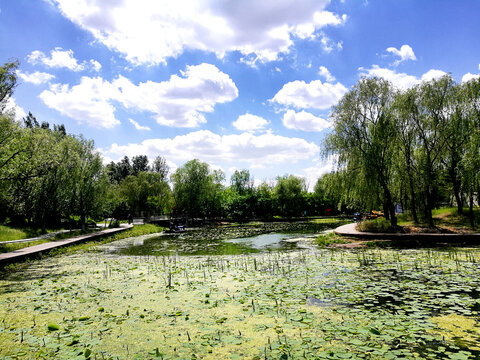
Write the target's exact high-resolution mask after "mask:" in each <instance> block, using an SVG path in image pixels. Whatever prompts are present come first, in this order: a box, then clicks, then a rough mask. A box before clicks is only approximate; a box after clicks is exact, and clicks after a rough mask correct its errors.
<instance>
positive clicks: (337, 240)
mask: <svg viewBox="0 0 480 360" xmlns="http://www.w3.org/2000/svg"><path fill="white" fill-rule="evenodd" d="M315 243H316V244H317V245H318V246H320V247H329V246H331V245H333V244H345V243H347V241H346V240H345V238H344V237H343V236H340V235H337V234H335V233H334V232H330V233H328V234H321V235H318V237H317V238H316V239H315Z"/></svg>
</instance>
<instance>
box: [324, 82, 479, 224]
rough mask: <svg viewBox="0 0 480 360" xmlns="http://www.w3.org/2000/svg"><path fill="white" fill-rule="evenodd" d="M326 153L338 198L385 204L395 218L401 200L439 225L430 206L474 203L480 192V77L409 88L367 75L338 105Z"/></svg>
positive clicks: (328, 180) (417, 216) (327, 180)
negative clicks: (331, 160) (332, 161)
mask: <svg viewBox="0 0 480 360" xmlns="http://www.w3.org/2000/svg"><path fill="white" fill-rule="evenodd" d="M330 118H331V120H332V122H333V131H332V133H331V135H330V136H329V138H328V139H327V141H326V150H325V154H326V155H329V156H334V158H336V159H337V160H338V167H337V171H336V172H334V173H332V174H328V175H326V176H324V177H323V178H322V180H321V181H322V182H323V184H324V188H325V189H327V193H328V194H329V196H331V197H333V198H335V202H336V203H340V204H345V205H348V206H350V207H352V208H364V209H372V208H377V207H382V206H383V208H384V210H385V213H386V215H387V216H388V217H390V219H391V224H392V225H395V224H396V218H395V211H394V205H395V204H396V203H400V204H402V205H403V208H404V209H407V210H408V211H410V212H411V214H412V216H413V218H414V220H415V221H416V222H417V221H418V220H422V219H423V220H425V221H426V222H427V223H428V224H429V225H430V226H433V225H434V223H433V219H432V210H433V209H434V208H435V207H436V206H438V205H442V204H446V203H448V204H453V203H456V205H457V207H458V212H459V213H460V214H461V213H462V212H463V207H464V206H468V208H469V212H468V213H469V216H470V221H471V223H472V226H473V221H474V216H473V209H474V207H475V206H478V205H479V193H480V181H479V180H480V78H476V79H472V80H470V81H468V82H462V83H456V82H455V81H454V80H453V79H452V78H451V76H449V75H445V76H443V77H442V78H440V79H434V80H431V81H426V82H422V83H421V84H418V85H416V86H414V87H412V88H409V89H406V90H398V89H395V88H394V87H393V86H392V84H391V83H390V82H388V81H386V80H384V79H379V78H364V79H361V80H360V81H359V82H358V83H357V84H356V85H355V86H353V88H352V89H351V90H350V91H349V92H348V93H347V94H346V95H345V96H344V97H343V99H342V100H341V101H340V102H339V103H338V105H337V106H335V107H334V109H333V112H332V114H331V116H330Z"/></svg>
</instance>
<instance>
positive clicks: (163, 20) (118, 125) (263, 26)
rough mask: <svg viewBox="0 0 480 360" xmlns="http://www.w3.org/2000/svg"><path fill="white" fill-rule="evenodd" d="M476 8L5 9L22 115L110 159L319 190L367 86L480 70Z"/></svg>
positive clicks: (0, 8)
mask: <svg viewBox="0 0 480 360" xmlns="http://www.w3.org/2000/svg"><path fill="white" fill-rule="evenodd" d="M479 14H480V1H475V0H459V1H451V0H422V1H418V0H402V1H400V0H395V1H394V0H331V1H329V0H296V1H291V0H262V1H258V0H190V1H187V0H175V1H171V0H0V64H3V63H5V62H7V61H11V60H12V59H18V60H19V61H20V66H19V69H18V72H17V75H18V83H19V84H18V86H17V88H16V91H15V94H14V97H13V99H12V101H11V106H12V107H16V113H17V118H19V119H20V118H22V117H23V116H25V114H26V113H28V112H32V114H33V115H34V116H35V117H36V118H37V120H38V121H39V122H42V121H47V122H49V123H50V125H51V126H52V125H53V124H64V125H65V127H66V130H67V132H68V133H71V134H76V135H80V134H82V135H83V136H84V137H85V138H87V139H92V140H94V142H95V146H96V148H97V149H98V151H99V152H100V154H101V155H102V157H103V159H104V162H105V163H108V162H110V161H115V162H117V161H119V160H120V159H121V158H123V157H124V156H125V155H127V156H129V157H130V158H132V157H133V156H135V155H147V156H148V158H149V159H150V160H153V159H154V158H155V157H156V156H159V155H160V156H163V157H165V158H166V159H167V162H168V164H169V166H170V168H171V171H174V170H175V169H176V168H177V167H179V166H182V165H183V164H184V163H185V162H187V161H189V160H192V159H194V158H196V159H199V160H201V161H204V162H207V163H208V164H210V166H211V167H212V169H221V170H223V171H224V172H225V174H226V179H227V184H228V180H229V179H230V176H231V174H232V173H233V172H234V171H235V170H242V169H248V170H249V171H250V174H251V175H252V177H253V178H254V179H255V180H256V182H257V183H258V182H260V181H267V182H272V181H273V180H274V179H275V178H276V177H277V176H283V175H286V174H293V175H296V176H301V177H304V178H305V179H306V181H307V184H308V185H309V186H310V188H311V187H312V186H314V184H315V182H316V180H317V178H318V177H319V176H321V175H322V174H324V173H326V172H329V171H331V170H332V163H333V162H332V159H328V158H324V157H323V156H322V148H323V141H324V139H325V137H326V136H327V135H328V134H329V132H330V131H331V122H330V121H329V113H330V112H331V110H332V107H333V106H335V104H336V103H337V102H338V101H339V100H340V99H341V98H342V96H343V95H344V94H345V93H346V92H348V90H349V89H350V88H351V87H352V86H353V85H354V84H356V83H357V82H358V80H359V79H360V78H362V77H363V76H366V77H369V76H380V77H384V78H386V79H388V80H390V81H392V83H393V84H394V85H395V86H397V87H398V88H401V89H406V88H408V87H411V86H414V85H416V84H418V83H420V82H421V81H424V80H430V79H433V78H436V77H439V76H442V75H444V74H446V73H448V74H451V76H452V77H453V78H454V79H455V80H456V81H457V82H459V83H460V82H462V81H467V80H469V79H471V78H473V77H479V76H480V75H479V74H480V21H478V16H479Z"/></svg>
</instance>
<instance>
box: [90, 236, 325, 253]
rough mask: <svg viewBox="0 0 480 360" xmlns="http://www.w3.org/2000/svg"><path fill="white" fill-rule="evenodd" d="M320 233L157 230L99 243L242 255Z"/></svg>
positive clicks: (301, 243) (133, 249)
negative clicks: (203, 234) (196, 234)
mask: <svg viewBox="0 0 480 360" xmlns="http://www.w3.org/2000/svg"><path fill="white" fill-rule="evenodd" d="M315 237H316V235H312V234H305V235H303V236H301V235H300V234H298V233H269V234H261V235H255V236H250V237H241V238H233V239H209V238H206V239H205V238H203V239H196V238H192V237H191V236H184V235H183V234H153V235H148V236H140V237H137V238H130V239H124V240H121V241H116V242H114V243H110V244H107V245H104V246H102V247H99V248H100V249H101V250H103V251H106V252H110V253H117V254H121V255H144V256H145V255H154V256H171V255H180V256H188V255H240V254H251V253H258V252H264V251H291V250H296V249H299V248H304V247H307V246H309V243H310V242H311V241H312V240H313V239H314V238H315Z"/></svg>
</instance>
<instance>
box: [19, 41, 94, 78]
mask: <svg viewBox="0 0 480 360" xmlns="http://www.w3.org/2000/svg"><path fill="white" fill-rule="evenodd" d="M27 61H28V62H29V63H30V64H33V65H37V64H43V65H45V66H47V67H49V68H66V69H69V70H72V71H75V72H78V71H83V70H85V69H87V68H89V67H91V68H93V69H94V70H95V71H99V70H100V69H101V68H102V65H101V64H100V63H99V62H98V61H96V60H93V59H91V60H90V61H89V62H86V61H84V62H83V63H79V62H78V60H77V59H75V56H74V55H73V50H71V49H70V50H64V49H62V48H60V47H56V48H55V49H54V50H52V51H50V56H47V55H45V53H44V52H42V51H40V50H34V51H32V53H31V54H30V55H28V56H27Z"/></svg>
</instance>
